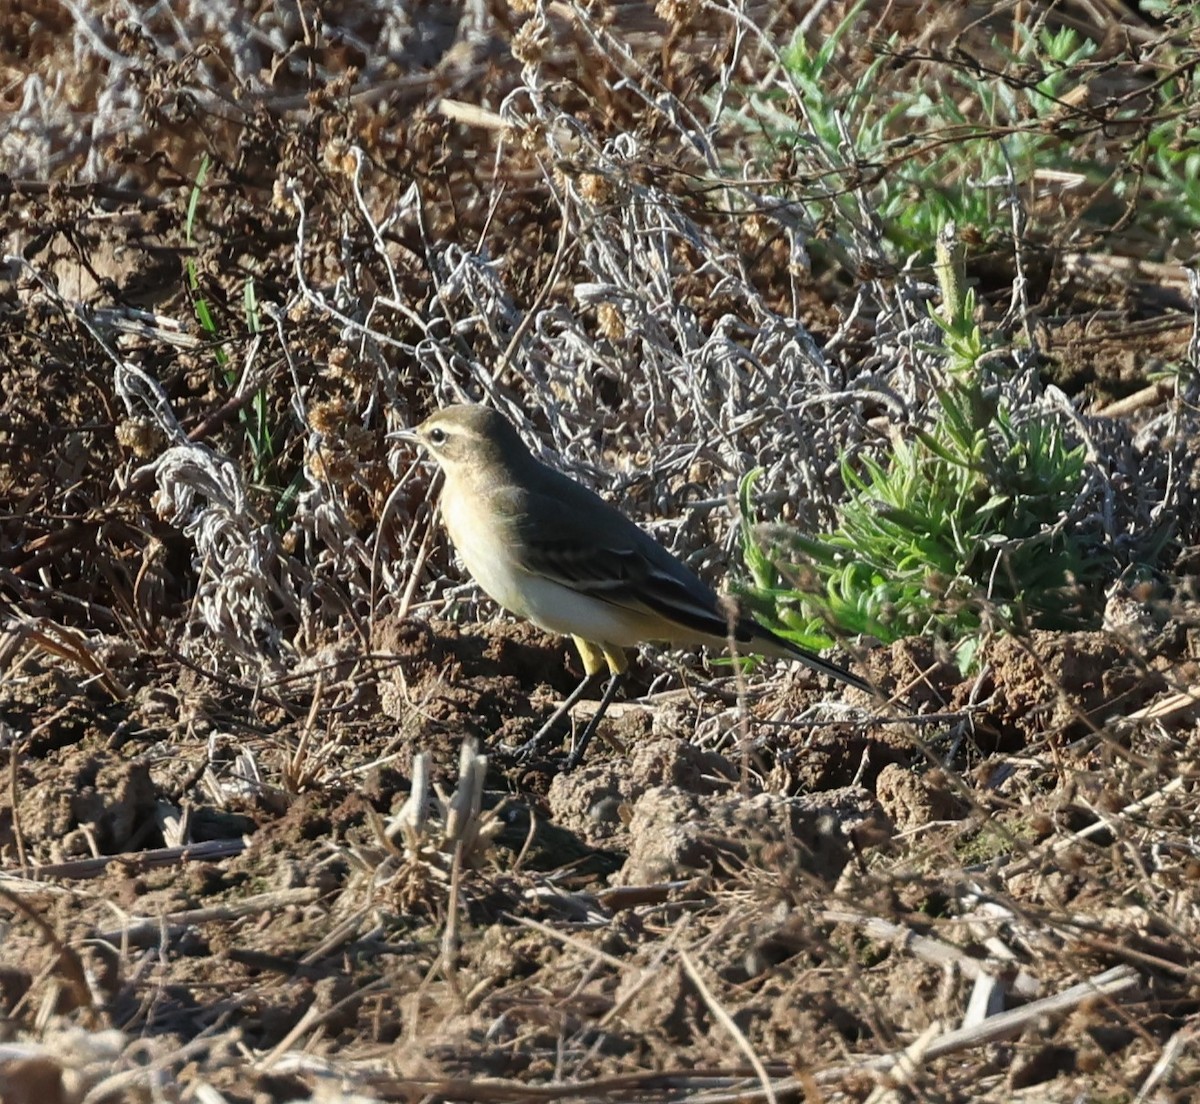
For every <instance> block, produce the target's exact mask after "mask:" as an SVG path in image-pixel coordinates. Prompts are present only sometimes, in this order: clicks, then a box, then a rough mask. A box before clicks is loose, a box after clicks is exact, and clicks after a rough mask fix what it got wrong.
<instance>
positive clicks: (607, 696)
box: [563, 668, 629, 770]
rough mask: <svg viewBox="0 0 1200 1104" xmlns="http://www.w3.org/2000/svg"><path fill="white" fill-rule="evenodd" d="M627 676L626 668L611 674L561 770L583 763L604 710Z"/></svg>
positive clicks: (571, 768) (572, 768)
mask: <svg viewBox="0 0 1200 1104" xmlns="http://www.w3.org/2000/svg"><path fill="white" fill-rule="evenodd" d="M628 676H629V670H628V668H627V669H626V670H624V671H614V672H613V677H612V678H610V679H609V680H608V685H607V686H606V687H605V688H604V696H603V697H602V698H601V699H600V705H599V706H598V707H597V708H596V712H595V713H593V714H592V717H591V720H589V721H588V723H587V724H586V725H585V726H584V729H583V731H582V732H581V733H580V734H579V739H578V740H576V741H575V746H574V747H573V748H572V749H571V754H570V755H568V756H567V761H566V762H565V763H564V764H563V770H574V769H575V768H576V767H577V766H579V764H580V763H582V762H583V753H584V752H585V751H586V750H587V746H588V744H589V743H590V742H591V739H592V737H593V736H595V735H596V729H597V728H598V727H599V725H600V718H601V717H603V716H604V712H605V710H606V709H608V707H609V706H610V705H611V704H612V700H613V698H615V697H616V696H617V691H618V690H620V689H621V686H622V684H623V683H624V682H625V679H626V678H627V677H628Z"/></svg>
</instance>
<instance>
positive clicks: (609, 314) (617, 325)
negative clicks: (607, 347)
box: [596, 303, 625, 341]
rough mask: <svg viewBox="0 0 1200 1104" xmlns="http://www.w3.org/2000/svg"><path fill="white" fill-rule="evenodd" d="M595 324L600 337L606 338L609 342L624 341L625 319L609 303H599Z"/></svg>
mask: <svg viewBox="0 0 1200 1104" xmlns="http://www.w3.org/2000/svg"><path fill="white" fill-rule="evenodd" d="M596 323H597V328H598V329H599V331H600V334H601V336H603V337H606V338H608V340H609V341H622V340H624V338H625V319H624V318H622V317H621V312H620V311H619V310H617V308H616V307H614V306H613V305H612V304H611V303H601V304H600V306H598V307H597V308H596Z"/></svg>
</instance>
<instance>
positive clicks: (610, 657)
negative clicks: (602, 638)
mask: <svg viewBox="0 0 1200 1104" xmlns="http://www.w3.org/2000/svg"><path fill="white" fill-rule="evenodd" d="M571 639H572V640H574V641H575V647H576V648H578V649H579V658H580V659H582V660H583V669H584V670H585V671H586V672H587V674H588V677H589V678H591V677H592V675H598V674H600V673H601V672H602V671H603V670H604V668H605V667H607V668H608V671H609V674H613V675H619V674H621V673H623V672H624V671H626V670H628V669H629V657H628V656H627V655H626V654H625V649H624V648H614V647H613V646H612V645H611V644H593V643H592V642H591V641H590V640H584V638H583V637H582V636H573V637H571Z"/></svg>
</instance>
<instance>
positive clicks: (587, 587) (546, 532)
mask: <svg viewBox="0 0 1200 1104" xmlns="http://www.w3.org/2000/svg"><path fill="white" fill-rule="evenodd" d="M546 470H547V471H551V469H546ZM552 475H553V476H554V477H556V478H555V479H554V480H550V479H549V478H548V477H547V478H546V479H544V480H543V482H549V483H550V488H551V493H548V494H539V493H537V492H531V491H527V490H524V489H517V488H511V489H505V490H501V491H499V492H498V493H497V495H496V496H495V498H494V499H493V507H494V515H493V516H495V517H498V518H501V519H503V520H502V524H503V525H504V526H505V527H508V528H509V529H510V532H509V533H508V539H509V542H510V547H511V548H512V549H513V550H514V551H515V552H516V553H517V560H518V564H519V566H520V567H521V569H522V570H523V571H527V572H528V573H529V574H531V575H536V576H540V577H542V578H546V579H551V580H553V581H554V582H556V583H559V584H560V585H562V586H565V587H569V588H570V589H571V590H575V591H578V592H579V593H581V594H586V595H588V596H589V597H592V598H595V599H597V600H598V601H602V602H608V603H609V604H611V605H614V606H620V607H622V608H624V609H629V610H635V611H637V612H639V613H650V614H652V615H654V616H657V617H660V618H662V619H663V620H665V621H667V622H670V623H671V624H674V625H677V626H680V627H682V628H683V629H685V630H687V633H688V634H689V635H694V636H695V637H696V638H697V640H696V642H697V643H699V642H700V641H702V640H705V639H707V640H708V641H710V642H715V641H723V640H727V639H728V638H729V636H730V628H731V626H730V621H729V612H728V608H727V607H726V606H725V605H724V603H723V602H722V601H721V599H719V598H718V597H717V594H716V592H715V591H714V590H713V589H712V588H711V587H710V586H709V585H708V584H707V583H705V582H704V581H703V580H702V579H701V578H700V577H699V576H698V575H696V573H695V572H694V571H692V570H691V568H689V567H687V566H686V565H685V564H683V563H682V562H681V561H679V560H677V559H676V558H675V557H674V556H673V555H671V553H670V552H668V551H667V550H666V549H665V548H664V547H663V546H662V545H661V544H659V543H658V541H656V540H655V539H654V538H653V537H652V536H650V534H649V533H646V532H644V531H643V530H642V529H640V528H638V526H636V525H635V524H634V523H633V522H632V521H630V520H629V519H628V518H627V517H625V515H624V514H622V513H620V512H619V511H618V510H616V509H614V508H613V507H612V506H610V505H608V503H606V502H605V501H604V500H603V499H602V498H600V496H599V495H596V494H593V493H592V492H591V491H589V490H588V489H587V488H585V487H582V486H581V485H579V484H578V483H574V482H573V481H571V480H568V479H567V478H566V477H565V476H560V475H558V473H557V472H552ZM558 480H561V482H558ZM732 630H733V632H732V635H733V636H734V638H735V639H736V640H737V642H738V643H739V644H743V645H746V646H747V647H748V648H749V649H750V650H752V651H760V652H765V653H767V654H769V655H774V656H777V657H787V658H791V659H795V660H798V661H799V662H801V663H803V664H804V665H805V666H807V667H810V668H812V669H813V670H814V671H818V672H820V673H821V674H824V675H829V676H830V677H832V678H835V679H839V680H840V681H842V682H845V683H847V684H849V685H850V686H855V687H858V688H859V689H861V690H865V691H866V692H867V693H872V692H873V691H872V690H871V686H870V684H869V683H868V682H866V680H864V679H861V678H859V677H858V676H857V675H854V674H851V673H850V672H849V671H847V670H845V668H843V667H840V666H838V665H837V664H836V663H831V662H830V661H829V660H827V659H823V658H822V657H821V656H819V655H817V654H815V653H814V652H811V651H809V650H808V649H807V648H802V647H800V646H799V645H798V644H794V643H793V642H792V641H790V640H786V639H784V638H783V637H780V636H778V635H776V634H775V633H773V632H772V631H771V630H770V629H768V628H767V627H766V626H765V625H760V624H759V623H758V622H757V621H755V620H754V619H753V618H750V617H744V616H737V615H736V614H735V615H734V622H733V625H732ZM664 639H670V638H669V637H667V636H665V635H664ZM675 639H679V637H675Z"/></svg>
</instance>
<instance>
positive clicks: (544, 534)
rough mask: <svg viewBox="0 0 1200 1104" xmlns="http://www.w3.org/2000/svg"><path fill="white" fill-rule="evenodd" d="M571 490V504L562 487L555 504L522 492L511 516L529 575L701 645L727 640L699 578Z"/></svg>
mask: <svg viewBox="0 0 1200 1104" xmlns="http://www.w3.org/2000/svg"><path fill="white" fill-rule="evenodd" d="M569 486H570V490H571V492H574V493H571V494H570V497H569V498H568V497H567V496H566V493H564V489H563V488H562V487H561V486H560V487H556V488H555V491H556V493H555V494H554V496H553V498H551V497H550V496H549V495H541V494H537V493H531V492H523V493H522V496H521V500H520V502H519V504H518V503H515V502H514V503H513V504H512V505H513V506H515V507H516V508H515V509H512V510H511V511H510V510H508V509H506V510H505V511H504V512H505V513H506V514H507V515H508V517H509V519H510V522H511V523H512V524H513V526H514V530H515V532H514V536H515V537H516V539H515V540H514V541H513V542H512V546H513V547H514V548H515V549H518V550H519V561H520V566H521V567H522V569H523V570H525V571H527V572H529V573H530V574H532V575H537V576H541V577H543V578H547V579H551V580H553V581H554V582H556V583H559V584H561V585H562V586H565V587H569V588H570V589H571V590H575V591H578V592H579V593H581V594H586V595H587V596H589V597H591V598H595V599H597V600H599V601H602V602H608V603H609V604H611V605H614V606H620V607H623V608H625V609H630V610H636V611H638V612H640V613H651V614H653V615H656V616H658V617H661V618H663V619H665V620H667V621H669V622H671V623H673V624H675V625H678V626H681V627H683V628H685V629H687V630H689V631H690V632H692V633H694V634H696V635H697V636H698V637H717V638H722V639H723V638H724V637H725V636H726V635H727V634H728V631H729V622H728V620H727V618H726V616H725V615H724V613H723V611H722V609H721V606H720V604H719V599H718V598H717V595H716V592H715V591H713V589H712V588H711V587H709V586H708V585H707V584H706V583H705V582H704V581H703V580H701V579H700V578H699V576H697V575H696V574H695V572H693V571H692V570H691V569H690V568H688V567H687V566H685V565H684V564H683V563H681V562H680V561H679V560H677V559H676V558H675V557H674V556H672V555H671V553H670V552H668V551H667V550H666V549H665V548H664V547H663V546H662V545H661V544H659V543H658V541H656V540H655V539H654V538H653V537H651V536H650V535H649V534H648V533H646V532H644V531H643V530H641V529H639V528H638V527H637V526H636V525H635V524H634V523H633V522H632V521H630V520H629V519H628V518H626V517H625V516H624V515H623V514H621V513H619V512H618V511H617V510H615V509H613V507H611V506H609V505H608V504H607V503H606V502H605V501H604V500H603V499H601V498H600V497H599V496H597V495H593V494H592V493H591V492H590V491H586V489H585V488H583V487H580V486H579V485H578V484H575V483H570V484H569ZM578 492H584V493H583V494H582V495H581V494H579V493H578ZM547 519H553V521H552V522H548V521H547Z"/></svg>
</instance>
